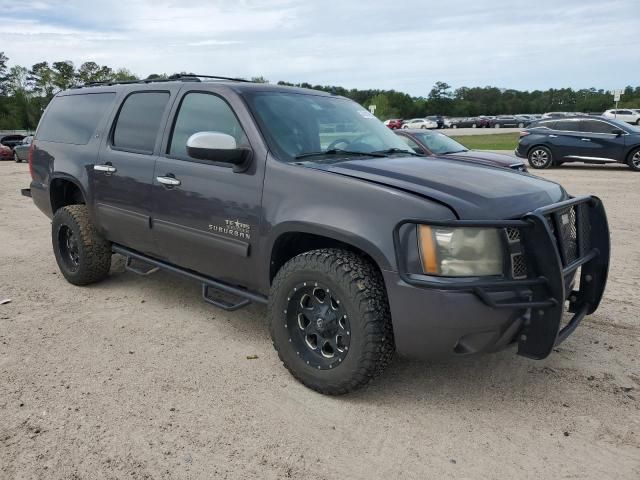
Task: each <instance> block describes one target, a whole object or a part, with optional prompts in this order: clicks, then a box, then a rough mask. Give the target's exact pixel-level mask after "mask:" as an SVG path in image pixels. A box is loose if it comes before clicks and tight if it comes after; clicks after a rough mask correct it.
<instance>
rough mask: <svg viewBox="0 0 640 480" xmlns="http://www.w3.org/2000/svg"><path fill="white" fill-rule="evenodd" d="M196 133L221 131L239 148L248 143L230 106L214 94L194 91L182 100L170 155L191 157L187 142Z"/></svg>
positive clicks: (172, 136)
mask: <svg viewBox="0 0 640 480" xmlns="http://www.w3.org/2000/svg"><path fill="white" fill-rule="evenodd" d="M197 132H220V133H226V134H227V135H231V136H232V137H234V138H235V139H236V143H237V144H238V146H245V145H247V144H248V141H247V137H246V135H245V133H244V130H242V127H241V126H240V122H239V121H238V119H237V118H236V116H235V114H234V113H233V110H231V107H230V106H229V105H228V104H227V102H225V101H224V100H222V99H221V98H220V97H218V96H216V95H213V94H211V93H201V92H193V93H188V94H186V95H185V96H184V97H183V98H182V103H181V105H180V110H179V111H178V115H177V116H176V120H175V123H174V126H173V133H172V135H171V143H170V145H169V151H168V153H169V155H171V156H172V157H178V158H189V156H188V155H187V140H188V139H189V137H190V136H191V135H193V134H194V133H197Z"/></svg>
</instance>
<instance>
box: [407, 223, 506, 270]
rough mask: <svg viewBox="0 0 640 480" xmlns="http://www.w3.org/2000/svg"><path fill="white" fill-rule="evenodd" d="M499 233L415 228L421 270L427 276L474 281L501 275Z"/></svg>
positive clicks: (484, 230) (468, 228)
mask: <svg viewBox="0 0 640 480" xmlns="http://www.w3.org/2000/svg"><path fill="white" fill-rule="evenodd" d="M499 232H500V231H499V230H498V229H495V228H476V227H461V228H451V227H430V226H428V225H418V240H419V243H420V258H421V260H422V268H423V269H424V272H425V273H427V274H429V275H441V276H445V277H476V276H483V275H502V273H503V253H502V242H501V240H500V235H499Z"/></svg>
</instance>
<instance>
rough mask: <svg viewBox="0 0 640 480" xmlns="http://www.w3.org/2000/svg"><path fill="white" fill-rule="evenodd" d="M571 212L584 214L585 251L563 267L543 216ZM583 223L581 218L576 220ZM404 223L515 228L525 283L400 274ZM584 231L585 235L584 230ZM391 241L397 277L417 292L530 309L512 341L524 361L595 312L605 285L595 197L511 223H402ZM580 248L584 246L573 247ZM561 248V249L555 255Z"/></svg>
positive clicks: (602, 218) (605, 255) (600, 213)
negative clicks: (574, 279)
mask: <svg viewBox="0 0 640 480" xmlns="http://www.w3.org/2000/svg"><path fill="white" fill-rule="evenodd" d="M571 207H575V208H576V209H586V211H587V215H586V218H588V219H589V222H590V229H589V232H590V233H589V235H590V239H589V240H590V241H589V245H590V248H589V249H588V251H584V252H583V251H581V250H582V247H580V248H579V251H578V258H577V259H576V260H574V261H573V262H571V263H570V264H568V265H563V259H564V258H565V252H564V251H563V250H564V246H563V245H559V240H558V238H556V236H555V234H554V233H553V232H552V230H551V228H550V225H549V222H548V220H547V219H546V217H549V216H550V217H551V218H553V219H554V221H555V220H556V216H557V215H560V212H562V211H564V210H566V209H568V208H571ZM576 217H578V218H581V219H584V218H585V215H576ZM407 224H415V225H419V224H427V225H431V226H443V227H485V228H507V227H516V228H518V229H520V233H521V242H522V244H523V246H524V249H525V251H526V252H527V255H526V259H527V269H528V272H530V273H529V276H528V278H526V279H521V280H510V279H482V278H471V279H469V278H459V279H458V278H452V277H448V278H445V277H429V276H425V275H412V274H411V273H409V272H406V271H405V265H406V258H405V256H404V251H403V249H402V248H400V246H401V241H400V230H401V228H402V227H403V226H404V225H407ZM585 231H586V230H585ZM393 241H394V246H395V252H396V261H397V265H398V272H399V275H400V278H401V279H402V280H403V281H405V282H406V283H408V284H410V285H414V286H418V287H426V288H436V289H439V290H452V291H468V292H472V293H473V294H475V295H476V296H477V297H478V298H479V299H480V300H481V301H482V302H484V303H485V304H487V305H488V306H490V307H492V308H510V309H531V314H530V316H529V318H528V319H527V321H526V322H525V325H524V327H523V330H522V331H521V332H520V336H519V339H518V353H519V354H520V355H524V356H526V357H530V358H535V359H542V358H545V357H547V356H548V355H549V354H550V353H551V351H552V349H553V347H554V346H556V345H558V344H559V343H561V342H562V341H564V340H565V339H566V338H567V337H568V336H569V335H570V334H571V333H572V332H573V331H574V330H575V328H576V327H577V326H578V324H579V323H580V322H581V321H582V319H583V318H584V317H585V316H586V315H588V314H591V313H593V312H594V311H595V310H596V308H597V307H598V305H599V303H600V300H601V299H602V294H603V293H604V288H605V285H606V281H607V274H608V270H609V254H610V243H609V242H610V240H609V227H608V223H607V217H606V213H605V211H604V208H603V205H602V202H601V200H600V199H599V198H598V197H595V196H582V197H575V198H572V199H569V200H566V201H563V202H559V203H555V204H552V205H548V206H545V207H541V208H538V209H536V210H534V211H532V212H530V213H528V214H526V215H524V216H523V217H522V218H520V219H516V220H499V221H493V220H489V221H484V220H454V221H448V222H433V221H429V220H424V219H416V218H413V219H406V220H402V221H401V222H399V223H398V224H397V225H396V227H395V228H394V231H393ZM578 243H579V245H583V244H584V242H578ZM561 249H562V250H561ZM580 267H582V268H581V273H580V287H579V290H577V291H572V292H566V290H565V288H566V287H565V278H566V277H567V276H568V275H570V274H572V273H574V272H575V271H576V270H577V269H578V268H580ZM514 291H515V293H516V294H518V296H520V297H521V298H519V299H518V300H517V301H500V302H499V301H496V300H494V298H493V297H492V295H491V293H492V292H494V293H495V292H514ZM567 297H568V298H569V312H571V313H573V317H572V318H571V320H570V321H569V322H568V323H567V324H566V325H565V326H564V327H563V328H562V329H561V328H560V325H561V321H562V317H563V314H564V302H565V299H567Z"/></svg>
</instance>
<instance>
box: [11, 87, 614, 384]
mask: <svg viewBox="0 0 640 480" xmlns="http://www.w3.org/2000/svg"><path fill="white" fill-rule="evenodd" d="M196 80H197V77H194V76H190V77H183V78H182V79H180V78H179V79H177V80H175V81H155V82H152V81H150V80H148V79H147V80H144V81H141V82H139V83H128V84H104V85H101V86H91V87H82V88H75V89H73V90H69V91H65V92H62V93H59V94H57V95H56V96H55V97H54V98H53V100H52V101H51V103H50V104H49V106H48V107H47V109H46V111H45V112H44V115H43V117H42V119H41V121H40V125H39V126H38V129H37V131H36V134H35V137H34V140H33V143H32V147H31V150H30V153H29V163H30V171H31V175H32V181H31V185H30V188H29V189H25V190H24V191H23V194H24V195H26V196H31V197H32V198H33V202H34V203H35V205H36V206H37V207H38V208H39V209H40V210H42V212H44V213H45V214H46V215H47V216H48V217H50V218H51V219H52V220H51V228H52V231H51V237H50V238H51V239H52V244H53V251H54V255H55V258H56V261H57V263H58V266H59V268H60V271H61V272H62V275H63V276H64V277H65V278H66V279H67V280H68V281H69V282H70V283H72V284H74V285H86V284H90V283H94V282H98V281H100V280H103V279H105V278H106V277H107V276H108V275H109V270H110V266H111V257H112V254H113V253H117V254H120V255H123V256H124V257H125V259H126V262H125V266H126V268H127V269H128V270H130V271H131V272H134V273H139V274H150V273H152V272H154V271H155V270H157V269H163V270H166V271H170V272H173V273H177V274H181V275H184V276H185V277H187V278H190V279H192V280H195V281H197V282H199V283H200V284H201V285H202V295H203V298H204V299H205V300H206V301H207V302H210V303H212V304H214V305H216V306H218V307H220V308H223V309H226V310H236V309H238V308H241V307H244V306H246V305H247V304H249V303H251V302H256V303H262V304H268V308H267V317H268V325H269V331H270V333H271V338H272V340H273V344H274V346H275V348H276V350H277V352H278V355H279V356H280V359H281V360H282V362H283V364H284V365H285V367H286V368H287V369H288V370H289V371H290V372H291V373H292V375H293V376H294V377H295V378H297V379H298V380H300V381H301V382H302V383H304V384H305V385H307V386H308V387H309V388H312V389H314V390H317V391H319V392H322V393H326V394H343V393H346V392H349V391H351V390H353V389H355V388H357V387H360V386H362V385H364V384H366V383H367V382H369V380H370V379H371V378H373V377H374V376H376V375H378V374H379V373H381V372H382V371H383V370H384V368H385V367H386V366H387V364H388V363H389V362H390V361H391V359H392V357H393V352H394V350H397V351H398V352H399V353H401V354H404V355H408V356H413V357H422V358H425V357H442V356H456V355H457V356H461V355H468V354H471V353H477V352H487V351H495V350H499V349H504V348H506V347H507V346H508V345H511V344H517V348H518V353H519V354H521V355H524V356H526V357H529V358H534V359H542V358H545V357H547V356H548V355H549V354H551V353H552V352H553V350H554V348H556V346H557V345H558V344H559V343H560V342H562V341H563V340H564V339H565V338H567V336H568V335H569V334H570V333H571V332H572V331H573V330H574V329H575V328H576V326H577V325H578V323H579V322H580V321H581V320H582V319H583V318H584V317H585V316H586V315H588V314H590V313H592V312H594V311H595V310H596V308H597V307H598V304H599V302H600V299H601V297H602V294H603V291H604V288H605V284H606V277H607V269H608V264H609V233H608V225H607V221H606V215H605V212H604V207H603V205H602V202H601V201H600V200H599V199H598V198H596V197H593V196H583V197H571V196H570V195H569V194H567V192H566V191H565V190H564V189H563V188H562V187H561V186H560V185H558V184H556V183H554V182H551V181H548V180H545V179H541V178H537V177H534V176H532V175H524V174H522V173H519V172H513V171H509V170H507V169H501V168H493V167H487V166H485V165H478V164H474V163H472V162H456V161H451V160H449V159H438V158H433V159H429V160H426V159H425V158H424V157H422V156H419V155H418V154H416V153H415V152H412V151H410V150H409V149H408V147H407V146H406V144H405V143H404V142H403V141H402V139H401V138H400V137H398V136H397V135H395V134H394V133H393V132H391V131H390V130H389V129H388V128H387V127H385V126H384V125H383V124H382V122H380V121H378V120H377V119H376V118H375V117H374V116H373V115H372V114H371V113H370V112H369V111H368V110H366V109H364V108H363V107H362V106H360V105H358V104H357V103H355V102H353V101H351V100H348V99H346V98H343V97H339V96H335V95H330V94H326V93H324V92H318V91H316V90H305V89H299V88H291V87H284V86H278V85H268V84H262V83H250V82H246V81H240V80H237V81H232V80H230V79H226V80H220V79H219V80H218V81H208V82H199V81H196ZM338 123H339V124H342V125H345V128H347V127H346V126H348V128H349V130H348V131H345V132H341V133H339V134H336V132H335V131H330V130H331V129H330V128H327V126H331V125H336V124H338ZM576 218H577V219H579V220H576ZM552 219H555V220H554V223H553V224H555V225H556V227H555V229H553V228H551V225H552V224H551V223H550V222H551V221H552ZM558 219H562V221H561V222H560V221H556V220H558ZM576 221H579V222H580V226H581V228H579V229H576V228H575V227H576ZM585 222H587V223H585ZM586 224H588V226H589V227H590V228H586ZM576 245H579V248H576ZM578 268H579V271H580V274H579V275H580V278H578V274H577V272H578ZM578 280H579V283H578ZM33 281H34V283H36V284H37V282H38V281H39V279H38V278H35V277H34V279H33ZM114 281H115V282H117V281H118V280H117V279H115V280H114ZM578 285H579V287H578ZM111 287H113V285H111ZM104 293H106V294H108V292H107V291H106V290H105V291H104ZM129 293H130V294H132V291H129ZM169 296H170V298H167V301H168V302H181V301H182V300H181V299H179V298H178V296H179V293H178V292H176V291H172V292H171V293H170V294H169ZM229 296H231V298H229ZM567 304H568V307H567ZM566 308H568V309H569V311H570V312H573V313H572V314H573V317H572V319H571V321H570V323H568V324H566V326H564V325H565V324H564V323H561V321H562V320H563V317H564V310H565V309H566ZM237 319H238V320H239V321H241V320H242V319H241V318H240V317H237ZM203 334H205V335H206V334H207V333H206V332H205V333H203Z"/></svg>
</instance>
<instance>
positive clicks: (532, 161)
mask: <svg viewBox="0 0 640 480" xmlns="http://www.w3.org/2000/svg"><path fill="white" fill-rule="evenodd" d="M528 160H529V165H531V166H532V167H533V168H537V169H543V168H549V167H550V166H551V165H552V164H553V155H551V150H549V149H548V148H547V147H542V146H540V147H534V148H532V149H531V151H530V152H529V155H528Z"/></svg>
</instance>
